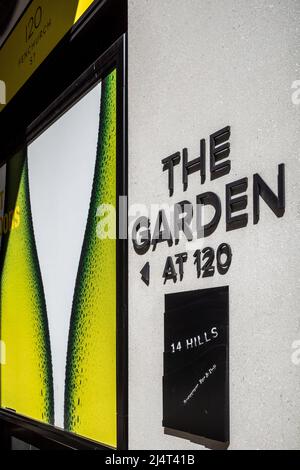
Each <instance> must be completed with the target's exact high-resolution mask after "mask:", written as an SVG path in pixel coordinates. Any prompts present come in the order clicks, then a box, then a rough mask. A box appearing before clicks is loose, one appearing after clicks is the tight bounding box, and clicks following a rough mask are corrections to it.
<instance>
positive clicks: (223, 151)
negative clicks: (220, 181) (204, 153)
mask: <svg viewBox="0 0 300 470" xmlns="http://www.w3.org/2000/svg"><path fill="white" fill-rule="evenodd" d="M229 138H230V126H227V127H224V129H221V130H220V131H217V132H215V133H214V134H212V135H211V136H210V179H211V180H215V179H217V178H221V176H224V175H228V173H229V172H230V170H231V162H230V160H228V161H227V162H223V163H219V164H218V165H217V162H219V161H220V160H224V159H225V158H228V157H229V154H230V143H229V142H227V141H228V140H229ZM225 142H227V143H225ZM221 144H223V145H221Z"/></svg>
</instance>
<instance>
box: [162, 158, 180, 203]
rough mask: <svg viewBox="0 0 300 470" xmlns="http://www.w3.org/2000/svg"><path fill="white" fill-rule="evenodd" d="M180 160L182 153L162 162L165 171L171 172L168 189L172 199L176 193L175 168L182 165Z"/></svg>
mask: <svg viewBox="0 0 300 470" xmlns="http://www.w3.org/2000/svg"><path fill="white" fill-rule="evenodd" d="M180 158H181V157H180V152H176V153H174V154H173V155H170V156H169V157H167V158H164V159H163V160H162V161H161V163H162V164H163V171H166V170H168V172H169V176H168V187H169V195H170V197H171V196H173V192H174V166H176V165H178V164H179V163H180Z"/></svg>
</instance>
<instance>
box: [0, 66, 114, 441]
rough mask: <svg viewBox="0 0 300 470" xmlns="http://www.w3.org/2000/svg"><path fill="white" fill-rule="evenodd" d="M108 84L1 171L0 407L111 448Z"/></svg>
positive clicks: (111, 169)
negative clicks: (106, 221) (105, 222)
mask: <svg viewBox="0 0 300 470" xmlns="http://www.w3.org/2000/svg"><path fill="white" fill-rule="evenodd" d="M116 75H117V72H116V70H114V71H112V72H111V73H110V74H109V75H108V76H107V77H106V78H105V79H104V80H103V81H102V83H100V84H98V85H97V86H95V87H94V88H93V89H92V90H91V91H90V92H89V93H88V94H86V95H85V96H84V97H83V98H82V99H81V100H80V101H79V102H77V103H76V104H75V105H74V106H73V107H72V108H71V109H70V110H69V111H67V112H66V113H65V114H64V115H63V116H62V117H61V118H60V119H59V120H58V121H56V122H55V123H54V124H52V126H51V127H49V128H48V129H47V130H46V131H45V132H44V133H43V134H42V135H40V136H39V137H38V138H37V139H36V140H35V141H34V142H33V143H32V144H30V145H29V146H28V148H26V149H24V150H22V151H20V152H19V153H18V154H16V155H15V156H14V157H13V158H11V159H10V160H9V161H8V163H7V165H6V166H5V167H3V168H2V169H1V174H0V184H2V187H1V201H2V207H1V210H2V212H1V214H0V215H1V219H0V220H1V227H0V228H1V233H2V245H1V253H2V255H1V312H0V313H1V317H0V318H1V323H0V325H1V344H2V345H4V348H5V352H6V354H5V360H2V364H1V407H2V408H8V409H12V410H15V411H16V412H17V413H19V414H22V415H25V416H27V417H30V418H33V419H35V420H39V421H42V422H45V423H49V424H54V425H56V426H58V427H61V428H63V429H65V430H68V431H71V432H73V433H76V434H79V435H81V436H84V437H86V438H89V439H92V440H95V441H98V442H101V443H103V444H106V445H109V446H112V447H116V446H117V398H116V396H117V391H116V239H115V222H116V221H115V217H116V215H115V208H116ZM107 212H109V213H110V227H109V228H110V230H109V231H108V232H107V233H106V231H105V230H104V229H103V227H102V225H103V219H104V218H105V216H106V214H107Z"/></svg>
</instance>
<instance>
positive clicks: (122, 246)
mask: <svg viewBox="0 0 300 470" xmlns="http://www.w3.org/2000/svg"><path fill="white" fill-rule="evenodd" d="M126 54H127V37H126V35H125V34H124V35H123V36H122V37H120V38H119V39H118V40H117V41H116V42H115V43H114V44H113V45H112V46H111V47H110V48H109V49H108V50H107V51H106V52H105V53H104V54H102V55H101V56H100V57H99V58H98V59H97V60H96V61H95V62H94V63H93V64H92V65H90V66H89V67H88V68H87V70H86V71H85V72H84V73H83V74H81V76H80V77H79V78H78V79H76V80H75V81H74V82H73V83H72V84H71V85H70V86H69V87H68V88H66V90H65V91H64V92H63V93H62V94H61V95H60V96H59V97H58V98H57V99H55V100H54V101H53V102H52V103H51V105H50V106H49V107H48V108H46V110H45V111H43V112H42V113H41V114H40V115H39V117H38V118H37V119H35V120H34V121H33V122H32V123H31V124H30V125H29V126H28V127H27V129H26V138H25V139H24V140H23V145H29V144H30V143H31V142H32V141H33V140H35V139H36V138H37V137H38V136H39V135H41V134H42V133H43V132H44V131H45V130H46V129H47V128H48V127H50V126H51V125H52V124H53V123H54V122H55V121H56V120H57V119H59V118H60V117H61V116H62V115H63V114H64V113H65V112H67V111H68V109H70V108H71V107H72V106H73V105H74V104H75V103H76V102H77V101H79V100H80V99H81V98H82V97H83V96H84V95H85V94H86V93H88V92H89V91H90V90H91V89H92V88H93V87H94V86H95V85H96V84H97V83H98V82H100V81H102V80H103V78H105V76H106V75H108V74H109V73H110V72H111V71H112V70H114V69H116V70H117V135H116V140H117V168H116V171H117V179H116V187H117V194H116V196H117V208H116V210H117V234H118V233H119V217H118V215H119V210H120V209H121V208H120V207H119V197H120V196H126V197H127V195H128V184H127V180H128V174H127V64H126V62H127V61H126ZM17 150H18V149H17V148H16V149H15V151H17ZM122 209H123V207H122ZM116 245H117V246H116V251H117V253H116V256H117V268H116V282H117V298H116V325H117V329H116V335H117V338H116V345H117V350H116V370H117V377H116V379H117V450H126V449H128V312H127V310H128V240H127V238H126V239H120V238H119V237H118V236H117V244H116ZM12 436H13V437H17V438H18V439H21V440H24V441H25V442H28V443H29V444H31V445H34V446H36V447H38V448H39V449H41V450H48V449H51V450H56V449H57V450H59V449H65V450H68V449H69V450H107V449H109V447H108V446H106V445H103V444H101V443H98V442H94V441H91V440H89V439H85V438H83V437H80V436H78V435H75V434H72V433H70V432H68V431H64V430H61V429H58V428H56V427H54V426H51V425H47V424H44V423H40V422H38V421H34V420H31V419H29V418H27V417H24V416H21V415H18V414H17V413H14V412H12V411H10V410H5V409H3V408H0V449H1V448H2V449H3V448H5V449H7V450H9V449H10V446H11V437H12Z"/></svg>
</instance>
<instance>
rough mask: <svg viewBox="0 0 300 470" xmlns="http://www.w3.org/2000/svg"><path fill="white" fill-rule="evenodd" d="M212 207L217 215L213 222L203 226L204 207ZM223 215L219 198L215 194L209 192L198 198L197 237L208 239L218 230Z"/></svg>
mask: <svg viewBox="0 0 300 470" xmlns="http://www.w3.org/2000/svg"><path fill="white" fill-rule="evenodd" d="M207 205H211V206H213V208H214V209H215V215H214V217H213V219H212V220H211V222H209V223H208V224H205V225H202V214H201V212H202V206H207ZM221 214H222V206H221V201H220V198H219V196H217V194H215V193H211V192H207V193H203V194H199V195H198V196H197V237H198V238H203V237H208V236H209V235H211V234H212V233H214V231H215V230H216V228H217V226H218V224H219V222H220V218H221Z"/></svg>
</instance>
